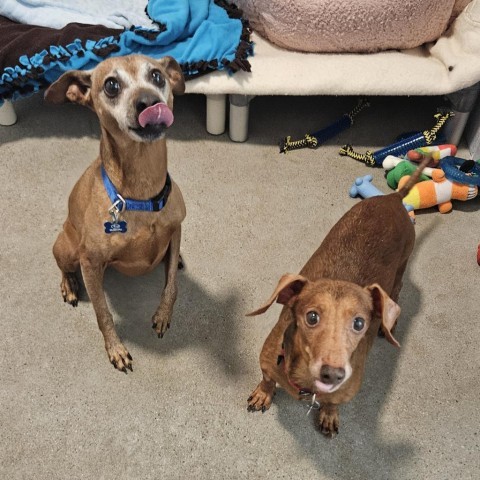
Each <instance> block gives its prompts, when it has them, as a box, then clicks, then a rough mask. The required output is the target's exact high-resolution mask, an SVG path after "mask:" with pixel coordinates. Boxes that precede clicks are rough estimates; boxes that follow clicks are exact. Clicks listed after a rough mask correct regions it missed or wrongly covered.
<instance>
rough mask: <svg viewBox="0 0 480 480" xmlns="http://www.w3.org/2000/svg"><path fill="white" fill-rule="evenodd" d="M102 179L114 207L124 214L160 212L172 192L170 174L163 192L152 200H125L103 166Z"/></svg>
mask: <svg viewBox="0 0 480 480" xmlns="http://www.w3.org/2000/svg"><path fill="white" fill-rule="evenodd" d="M102 179H103V185H104V187H105V190H106V191H107V194H108V197H109V198H110V201H111V202H112V205H115V206H116V207H117V208H118V211H120V212H123V211H124V210H137V211H142V212H159V211H160V210H162V209H163V208H164V207H165V205H166V204H167V200H168V196H169V195H170V192H171V190H172V180H171V178H170V175H169V174H168V172H167V179H166V181H165V186H164V187H163V188H162V191H161V192H160V193H159V194H158V195H156V196H155V197H153V198H151V199H150V200H132V199H131V198H123V197H122V196H121V195H120V194H119V193H118V192H117V189H116V188H115V185H114V184H113V183H112V181H111V180H110V178H108V175H107V172H106V171H105V168H104V166H103V165H102Z"/></svg>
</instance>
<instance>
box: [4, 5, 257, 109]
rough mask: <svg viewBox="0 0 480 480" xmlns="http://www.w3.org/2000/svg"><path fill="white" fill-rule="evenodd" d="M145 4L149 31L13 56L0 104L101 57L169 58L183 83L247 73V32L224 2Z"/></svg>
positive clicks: (238, 14) (138, 29)
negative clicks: (222, 72) (209, 75)
mask: <svg viewBox="0 0 480 480" xmlns="http://www.w3.org/2000/svg"><path fill="white" fill-rule="evenodd" d="M145 1H146V12H147V15H148V16H149V17H150V19H151V20H152V21H153V22H154V23H155V25H156V28H155V29H151V28H146V27H142V26H135V27H131V28H130V29H129V30H123V31H122V30H117V31H118V35H112V36H106V37H103V38H100V39H98V36H97V39H96V40H89V39H86V40H85V39H83V40H81V39H76V40H74V41H73V42H71V43H68V44H66V45H59V44H57V45H55V44H54V45H49V46H48V47H45V46H43V48H42V49H39V51H36V50H35V52H36V53H35V54H33V55H19V57H18V63H17V64H16V65H12V66H10V65H8V66H6V67H5V68H3V70H0V105H1V104H2V103H3V100H5V99H9V100H16V99H18V98H21V97H24V96H28V95H30V94H32V93H35V92H37V91H38V90H40V89H42V88H45V87H46V86H47V85H49V84H50V83H52V82H54V81H55V80H57V79H58V78H59V77H60V75H62V74H63V73H64V72H66V71H68V70H73V69H82V70H88V69H91V68H94V67H95V66H96V65H97V64H98V63H99V62H101V61H102V60H104V59H105V58H107V57H113V56H122V55H129V54H133V53H141V54H144V55H148V56H151V57H154V58H160V57H163V56H165V55H171V56H172V57H174V58H175V59H176V60H177V61H178V63H179V64H180V65H181V67H182V70H183V72H184V74H185V77H186V78H187V79H188V78H191V77H195V76H197V75H200V74H202V73H207V72H209V71H212V70H224V69H225V70H226V71H227V72H234V71H237V70H247V71H250V65H249V62H248V60H247V57H248V55H250V54H252V53H253V52H252V44H251V43H250V41H249V34H250V30H249V27H248V25H247V23H246V22H244V21H243V20H242V19H241V11H240V10H238V9H237V8H236V7H235V6H234V5H231V4H229V3H227V2H226V1H225V0H148V1H147V0H145ZM71 25H73V24H71ZM22 26H23V27H25V26H24V25H22ZM38 28H44V27H38ZM0 60H1V59H0ZM0 65H1V61H0Z"/></svg>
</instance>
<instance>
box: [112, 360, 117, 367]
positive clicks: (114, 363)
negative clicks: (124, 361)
mask: <svg viewBox="0 0 480 480" xmlns="http://www.w3.org/2000/svg"><path fill="white" fill-rule="evenodd" d="M111 364H112V365H113V368H117V362H116V361H115V360H112V361H111Z"/></svg>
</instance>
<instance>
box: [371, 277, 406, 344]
mask: <svg viewBox="0 0 480 480" xmlns="http://www.w3.org/2000/svg"><path fill="white" fill-rule="evenodd" d="M367 290H368V291H369V292H370V295H371V296H372V300H373V310H374V314H376V315H378V316H379V317H380V318H381V319H382V323H381V326H380V328H381V329H382V332H383V333H384V335H385V338H386V339H387V340H388V341H389V342H390V343H391V344H392V345H395V346H396V347H399V346H400V344H399V343H398V342H397V340H395V338H394V337H393V335H392V330H393V329H394V328H395V324H396V323H397V318H398V317H399V315H400V307H399V306H398V305H397V304H396V303H395V302H394V301H393V300H392V299H391V298H390V297H389V296H388V295H387V293H386V292H385V290H383V288H382V287H381V286H380V285H378V284H377V283H374V284H373V285H370V286H368V287H367Z"/></svg>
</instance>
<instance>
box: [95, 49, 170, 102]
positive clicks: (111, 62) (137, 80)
mask: <svg viewBox="0 0 480 480" xmlns="http://www.w3.org/2000/svg"><path fill="white" fill-rule="evenodd" d="M155 75H156V76H155ZM109 79H113V80H116V81H117V82H118V83H119V85H120V93H128V94H130V95H131V94H134V93H135V90H141V89H142V90H152V91H154V90H155V91H156V92H157V93H158V92H159V91H160V93H163V96H164V98H163V99H162V100H163V101H166V100H167V99H168V96H169V95H170V93H171V92H170V85H169V82H168V75H167V73H166V71H165V69H164V68H163V66H162V64H161V62H159V61H156V60H154V59H152V58H149V57H145V56H143V55H131V56H127V57H115V58H109V59H107V60H105V61H103V62H102V63H100V64H99V65H98V66H97V68H95V70H94V71H93V75H92V87H93V90H94V91H97V92H100V91H102V90H104V89H105V82H106V81H107V80H109ZM159 79H160V81H161V83H159ZM155 80H156V82H155Z"/></svg>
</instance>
